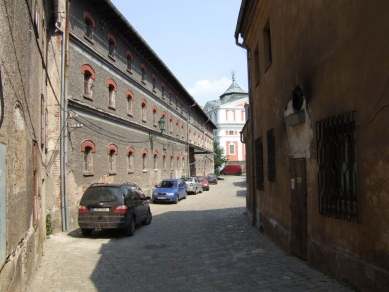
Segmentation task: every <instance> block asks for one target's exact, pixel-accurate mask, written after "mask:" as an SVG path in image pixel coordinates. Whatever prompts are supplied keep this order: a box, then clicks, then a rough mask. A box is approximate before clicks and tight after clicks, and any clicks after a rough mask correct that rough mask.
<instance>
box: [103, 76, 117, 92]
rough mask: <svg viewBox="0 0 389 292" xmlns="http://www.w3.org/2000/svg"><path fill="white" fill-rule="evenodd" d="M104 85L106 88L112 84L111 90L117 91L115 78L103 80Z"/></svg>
mask: <svg viewBox="0 0 389 292" xmlns="http://www.w3.org/2000/svg"><path fill="white" fill-rule="evenodd" d="M105 85H106V86H107V88H108V87H109V86H110V85H112V86H113V90H114V91H115V92H117V91H118V86H117V85H116V82H115V80H113V79H112V78H109V79H107V81H106V82H105Z"/></svg>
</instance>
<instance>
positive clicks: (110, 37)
mask: <svg viewBox="0 0 389 292" xmlns="http://www.w3.org/2000/svg"><path fill="white" fill-rule="evenodd" d="M107 40H108V41H112V42H113V44H114V45H115V48H116V47H117V42H116V39H115V37H114V36H113V35H112V34H110V33H109V34H108V35H107Z"/></svg>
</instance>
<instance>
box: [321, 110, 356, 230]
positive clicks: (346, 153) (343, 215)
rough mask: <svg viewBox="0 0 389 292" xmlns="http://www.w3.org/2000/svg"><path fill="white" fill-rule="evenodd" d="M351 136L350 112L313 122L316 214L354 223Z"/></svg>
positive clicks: (353, 131)
mask: <svg viewBox="0 0 389 292" xmlns="http://www.w3.org/2000/svg"><path fill="white" fill-rule="evenodd" d="M355 136H356V132H355V121H354V116H353V113H352V112H348V113H343V114H339V115H337V116H332V117H329V118H327V119H324V120H320V121H318V122H316V147H317V162H318V164H319V172H318V191H319V213H320V214H321V215H324V216H328V217H333V218H336V219H341V220H347V221H357V222H358V197H357V186H356V177H357V168H356V145H355Z"/></svg>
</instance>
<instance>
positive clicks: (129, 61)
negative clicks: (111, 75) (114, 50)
mask: <svg viewBox="0 0 389 292" xmlns="http://www.w3.org/2000/svg"><path fill="white" fill-rule="evenodd" d="M126 58H127V71H128V72H129V73H131V74H132V71H131V69H132V63H133V62H134V57H133V56H132V53H131V51H129V50H127V51H126Z"/></svg>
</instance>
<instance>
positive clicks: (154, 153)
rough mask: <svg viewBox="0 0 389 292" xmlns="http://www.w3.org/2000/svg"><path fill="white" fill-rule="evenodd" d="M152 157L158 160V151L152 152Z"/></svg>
mask: <svg viewBox="0 0 389 292" xmlns="http://www.w3.org/2000/svg"><path fill="white" fill-rule="evenodd" d="M153 156H154V157H157V158H158V151H157V150H154V152H153Z"/></svg>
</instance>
